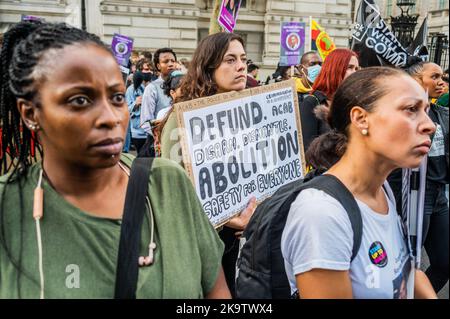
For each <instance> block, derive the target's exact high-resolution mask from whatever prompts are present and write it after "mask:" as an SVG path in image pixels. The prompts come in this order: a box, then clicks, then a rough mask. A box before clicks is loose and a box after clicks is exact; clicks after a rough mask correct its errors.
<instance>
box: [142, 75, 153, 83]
mask: <svg viewBox="0 0 450 319" xmlns="http://www.w3.org/2000/svg"><path fill="white" fill-rule="evenodd" d="M142 77H143V78H144V81H145V82H150V81H151V79H152V77H151V74H150V73H142Z"/></svg>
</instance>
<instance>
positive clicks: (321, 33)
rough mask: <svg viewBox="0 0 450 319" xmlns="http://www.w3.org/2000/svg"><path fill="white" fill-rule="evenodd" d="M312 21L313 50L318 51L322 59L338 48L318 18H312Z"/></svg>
mask: <svg viewBox="0 0 450 319" xmlns="http://www.w3.org/2000/svg"><path fill="white" fill-rule="evenodd" d="M310 22H311V50H314V51H317V52H318V53H319V54H320V57H321V58H322V60H325V59H326V58H327V56H328V55H329V54H330V53H331V52H333V51H334V49H336V45H335V44H334V42H333V40H332V39H331V38H330V36H329V35H328V33H326V32H325V29H324V28H322V27H321V26H320V25H319V24H318V23H317V21H316V20H313V19H310Z"/></svg>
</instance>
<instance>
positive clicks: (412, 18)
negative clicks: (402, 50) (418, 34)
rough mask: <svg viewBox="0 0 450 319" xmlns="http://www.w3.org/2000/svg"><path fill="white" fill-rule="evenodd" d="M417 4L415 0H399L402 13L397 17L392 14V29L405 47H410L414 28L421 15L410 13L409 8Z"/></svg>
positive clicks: (398, 4)
mask: <svg viewBox="0 0 450 319" xmlns="http://www.w3.org/2000/svg"><path fill="white" fill-rule="evenodd" d="M415 5H416V1H415V0H398V1H397V7H399V8H400V10H401V11H402V13H401V14H400V15H399V16H397V17H392V16H391V26H392V31H393V32H394V35H395V36H396V38H397V39H398V41H400V43H401V44H402V46H403V47H408V46H409V45H410V44H411V42H412V41H413V40H414V30H415V28H416V25H417V19H418V18H419V15H418V14H415V15H410V14H409V10H410V9H412V8H413V7H414V6H415Z"/></svg>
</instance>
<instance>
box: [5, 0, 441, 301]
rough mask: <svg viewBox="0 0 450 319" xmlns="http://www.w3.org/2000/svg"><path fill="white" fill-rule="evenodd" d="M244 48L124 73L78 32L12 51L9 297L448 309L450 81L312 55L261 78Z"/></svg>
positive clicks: (218, 39) (66, 30) (213, 39)
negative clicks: (407, 303) (400, 303)
mask: <svg viewBox="0 0 450 319" xmlns="http://www.w3.org/2000/svg"><path fill="white" fill-rule="evenodd" d="M230 3H231V4H229V6H230V5H232V6H234V1H231V2H230ZM227 5H228V4H227ZM230 10H231V9H230ZM233 10H235V9H233ZM289 32H291V31H289ZM292 32H293V31H292ZM299 40H300V37H298V38H297V37H296V36H292V33H290V34H289V43H288V47H287V48H286V50H292V51H294V50H297V49H298V46H299V45H300V44H299V42H297V41H299ZM280 42H281V41H280ZM285 42H286V43H287V42H288V38H287V35H286V41H285ZM361 43H362V42H361ZM245 46H246V45H245V43H244V40H243V39H242V37H241V36H239V35H238V34H236V33H230V32H219V33H215V34H211V35H208V36H206V37H205V38H203V39H202V40H201V41H200V42H199V44H198V46H197V48H196V50H195V52H194V54H193V56H192V58H191V59H190V60H187V59H178V57H177V52H176V51H175V50H173V49H172V48H159V49H157V50H156V51H154V52H148V51H142V52H138V51H133V52H132V54H131V56H129V59H128V60H127V61H126V63H127V64H126V65H123V66H125V68H126V70H127V72H124V71H123V69H122V71H121V69H120V68H119V66H118V60H117V57H116V55H115V54H114V53H113V51H112V50H111V46H109V45H107V44H105V43H103V42H102V41H101V40H100V38H99V37H98V36H96V35H94V34H91V33H88V32H86V31H83V30H80V29H77V28H75V27H71V26H69V25H67V24H63V23H47V22H43V21H22V22H20V23H17V24H16V25H14V26H12V27H11V28H10V29H9V30H8V31H7V32H6V33H5V34H4V35H3V38H2V39H1V44H0V48H1V55H0V63H1V64H0V76H1V83H0V85H1V86H0V121H1V127H0V128H1V149H0V160H1V163H0V164H1V171H0V176H1V177H0V298H7V299H9V298H14V299H16V298H153V299H159V298H177V299H178V298H184V299H194V298H219V299H228V298H244V299H248V298H250V299H270V298H274V299H276V298H285V299H289V298H300V299H308V298H317V299H322V298H333V299H341V298H342V299H344V298H345V299H347V298H356V299H372V298H373V299H399V298H416V299H422V298H423V299H435V298H437V293H438V292H439V291H440V290H441V289H442V288H443V287H444V286H445V285H446V284H447V283H448V278H449V255H448V253H449V247H448V246H449V211H448V207H449V204H448V193H447V194H446V192H448V190H446V187H448V184H449V151H448V147H449V141H448V135H449V132H448V124H449V123H448V91H449V84H448V69H447V70H443V69H442V68H441V66H440V65H438V64H435V63H433V62H430V61H428V60H426V59H422V58H421V57H419V56H414V55H413V54H408V56H407V58H406V60H405V62H404V63H403V64H402V65H394V63H393V64H391V65H389V64H388V63H380V64H379V65H376V66H372V65H367V63H366V60H364V58H363V57H364V54H367V52H368V51H365V52H363V51H361V47H359V48H358V47H357V46H355V47H352V48H333V50H330V52H327V54H326V55H324V54H322V52H321V51H320V48H317V47H316V48H312V49H311V50H309V51H308V50H303V49H302V51H298V52H300V54H299V55H298V59H297V61H296V62H295V63H290V62H289V61H291V60H290V58H291V57H289V56H288V55H287V60H285V61H284V60H282V59H280V62H279V63H278V66H277V67H276V69H275V70H274V72H273V74H272V75H270V76H269V77H267V79H261V76H260V74H259V71H260V66H259V65H257V64H256V63H254V62H253V61H251V60H250V59H249V58H248V57H247V53H246V49H245ZM365 49H367V48H365ZM298 50H300V49H298ZM373 54H375V53H373ZM54 61H58V67H57V68H55V67H54ZM286 61H287V62H286ZM380 61H384V62H385V60H383V59H382V58H380ZM263 103H266V104H263ZM278 105H279V106H278ZM241 137H242V139H241ZM207 143H210V144H208V145H207ZM419 167H420V168H421V170H419V175H417V176H420V177H418V179H416V180H414V179H411V181H413V180H414V181H415V182H417V183H412V182H411V183H412V184H414V185H416V184H418V183H419V179H422V183H421V188H420V189H419V191H418V192H416V193H414V192H411V191H409V190H408V191H409V193H408V192H406V193H408V194H416V195H417V194H419V195H418V197H419V204H420V205H419V207H421V211H422V214H421V216H422V217H421V218H420V219H418V220H420V223H419V224H418V226H417V225H416V229H415V233H414V234H413V235H414V236H412V235H411V232H412V230H411V228H410V227H411V225H412V224H413V223H411V220H412V218H413V217H411V215H407V216H408V217H406V216H405V205H406V207H409V208H410V207H411V206H413V204H405V201H407V200H409V199H411V198H410V197H412V195H409V197H408V196H407V195H405V194H406V193H405V176H408V175H406V174H411V175H414V174H415V173H417V169H418V168H419ZM422 169H423V170H422ZM414 176H416V175H414ZM242 181H244V182H242ZM409 187H410V188H411V189H413V186H411V185H410V186H409ZM420 194H422V197H421V198H422V199H420ZM419 214H420V212H419ZM416 241H417V243H416ZM417 247H419V248H417ZM422 247H423V248H424V249H425V251H426V254H427V255H428V257H429V260H430V265H429V267H428V268H427V269H420V267H418V266H417V259H414V258H419V259H420V257H418V255H419V256H420V254H418V252H419V251H420V249H421V248H422ZM78 274H79V275H78ZM74 287H76V288H77V289H73V288H74Z"/></svg>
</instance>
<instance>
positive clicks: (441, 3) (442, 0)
mask: <svg viewBox="0 0 450 319" xmlns="http://www.w3.org/2000/svg"><path fill="white" fill-rule="evenodd" d="M447 3H448V2H447V0H439V9H444V8H446V7H447V6H446V4H447Z"/></svg>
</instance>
